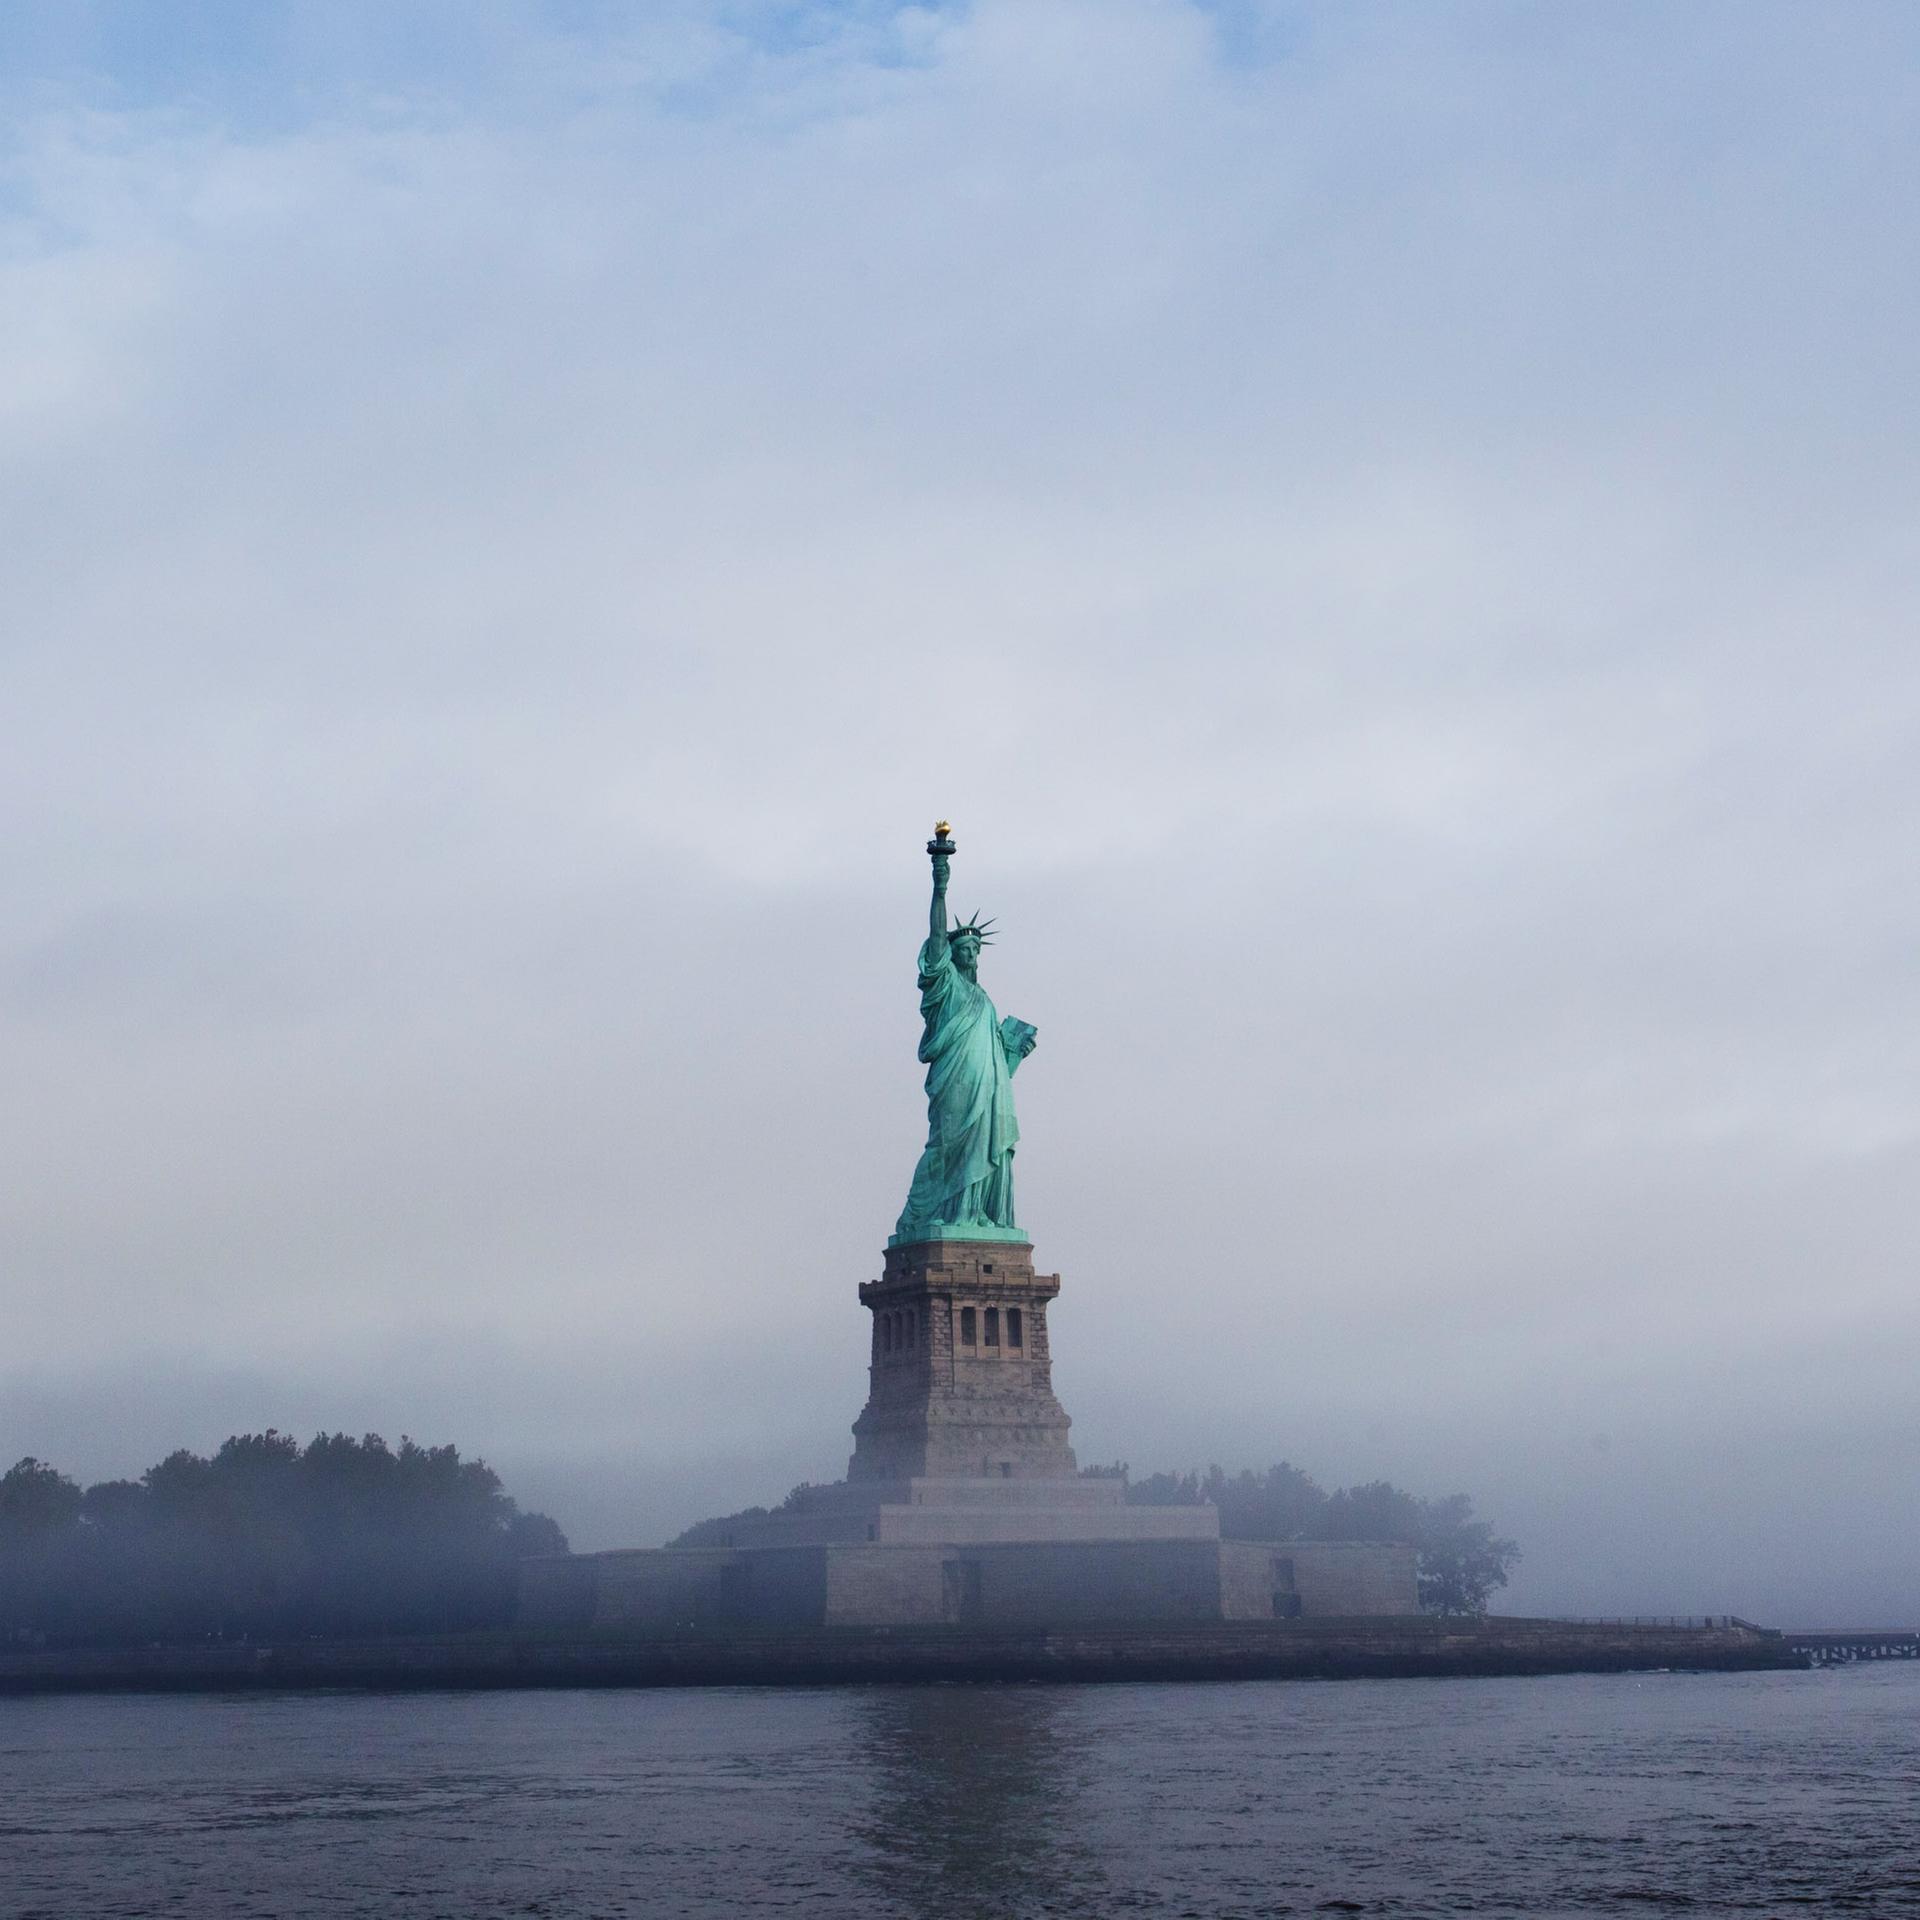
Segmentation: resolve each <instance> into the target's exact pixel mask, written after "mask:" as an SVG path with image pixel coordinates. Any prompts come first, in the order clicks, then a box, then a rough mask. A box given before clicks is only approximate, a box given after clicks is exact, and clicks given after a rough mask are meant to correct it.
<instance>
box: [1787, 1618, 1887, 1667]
mask: <svg viewBox="0 0 1920 1920" xmlns="http://www.w3.org/2000/svg"><path fill="white" fill-rule="evenodd" d="M1781 1638H1782V1639H1783V1640H1785V1641H1786V1643H1787V1645H1788V1646H1789V1647H1791V1648H1792V1649H1793V1651H1794V1652H1795V1653H1798V1654H1803V1655H1805V1657H1806V1659H1807V1661H1808V1663H1809V1664H1810V1665H1812V1666H1816V1667H1844V1666H1851V1665H1853V1663H1854V1662H1856V1661H1859V1660H1920V1633H1901V1632H1893V1631H1890V1630H1888V1629H1885V1628H1881V1627H1856V1628H1820V1629H1814V1628H1806V1627H1801V1628H1796V1629H1795V1630H1794V1631H1792V1632H1790V1633H1784V1634H1782V1635H1781Z"/></svg>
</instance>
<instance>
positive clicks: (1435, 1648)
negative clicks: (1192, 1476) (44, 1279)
mask: <svg viewBox="0 0 1920 1920" xmlns="http://www.w3.org/2000/svg"><path fill="white" fill-rule="evenodd" d="M1806 1664H1807V1658H1806V1655H1805V1654H1804V1653H1803V1652H1798V1651H1796V1650H1795V1649H1794V1648H1793V1647H1792V1646H1791V1645H1790V1644H1789V1643H1788V1642H1787V1641H1786V1640H1785V1639H1783V1637H1782V1636H1781V1635H1780V1634H1778V1633H1774V1632H1769V1631H1766V1630H1764V1629H1760V1628H1754V1627H1747V1626H1724V1627H1658V1626H1633V1625H1624V1624H1622V1625H1608V1624H1570V1623H1568V1622H1565V1621H1554V1620H1523V1619H1504V1618H1499V1617H1494V1618H1489V1619H1465V1620H1448V1619H1439V1618H1433V1617H1428V1616H1417V1617H1410V1618H1406V1619H1381V1618H1368V1619H1353V1620H1337V1619H1326V1620H1309V1621H1298V1620H1294V1621H1274V1622H1265V1621H1260V1622H1229V1623H1213V1622H1208V1623H1205V1624H1195V1625H1190V1626H1164V1625H1163V1626H1140V1625H1116V1626H1112V1627H1072V1628H1047V1627H996V1628H985V1629H982V1628H974V1627H813V1628H805V1629H795V1630H793V1631H788V1632H755V1633H714V1632H694V1631H688V1632H684V1633H677V1634H650V1635H646V1636H636V1635H632V1634H621V1633H591V1632H588V1633H568V1632H512V1631H509V1632H502V1633H486V1634H456V1635H448V1636H446V1637H443V1638H439V1637H416V1638H408V1639H392V1640H355V1641H345V1640H286V1641H278V1642H274V1643H272V1644H257V1643H256V1644H252V1645H248V1644H244V1643H235V1642H231V1641H228V1642H212V1643H202V1644H198V1645H192V1646H160V1647H64V1648H52V1647H49V1648H41V1649H37V1650H34V1651H31V1652H14V1653H6V1654H0V1694H23V1693H76V1692H120V1691H164V1692H188V1693H192V1692H227V1691H231V1690H234V1689H237V1688H262V1687H281V1688H286V1687H296V1688H297V1687H375V1688H420V1689H432V1688H471V1687H583V1686H609V1687H689V1686H755V1685H760V1686H821V1685H837V1684H846V1683H877V1682H905V1681H935V1680H967V1681H995V1680H1022V1681H1031V1680H1068V1681H1098V1680H1268V1679H1271V1680H1279V1679H1301V1680H1306V1679H1319V1680H1340V1679H1360V1678H1380V1679H1384V1678H1415V1677H1430V1678H1439V1677H1455V1676H1467V1675H1520V1674H1550V1673H1626V1672H1635V1671H1639V1672H1645V1671H1648V1670H1650V1669H1656V1668H1684V1669H1689V1670H1693V1671H1717V1672H1737V1671H1750V1670H1754V1669H1765V1668H1782V1667H1804V1666H1805V1665H1806Z"/></svg>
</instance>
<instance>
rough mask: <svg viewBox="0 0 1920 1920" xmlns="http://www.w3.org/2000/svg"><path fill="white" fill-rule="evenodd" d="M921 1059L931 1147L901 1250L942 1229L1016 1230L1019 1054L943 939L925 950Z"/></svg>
mask: <svg viewBox="0 0 1920 1920" xmlns="http://www.w3.org/2000/svg"><path fill="white" fill-rule="evenodd" d="M920 1017H921V1019H922V1020H923V1021H924V1022H925V1028H924V1030H923V1032H922V1034H921V1036H920V1058H921V1059H922V1060H923V1061H925V1062H926V1068H927V1145H926V1151H925V1152H924V1153H922V1154H921V1156H920V1164H919V1165H918V1166H917V1167H916V1168H915V1169H914V1171H913V1186H912V1188H911V1189H910V1191H909V1192H908V1194H907V1205H906V1210H905V1212H903V1213H902V1214H901V1216H900V1223H899V1225H898V1226H897V1227H896V1228H895V1229H894V1238H895V1239H897V1240H915V1239H925V1238H929V1237H932V1236H933V1235H934V1234H935V1233H936V1231H937V1229H938V1228H939V1227H941V1226H949V1227H953V1226H959V1227H967V1226H974V1227H1012V1226H1014V1224H1015V1222H1014V1217H1013V1149H1014V1147H1015V1145H1016V1144H1017V1143H1018V1141H1019V1139H1020V1122H1019V1121H1018V1120H1016V1119H1015V1118H1014V1113H1013V1074H1014V1069H1015V1068H1016V1067H1017V1066H1018V1065H1019V1064H1020V1058H1021V1056H1020V1054H1019V1052H1018V1051H1017V1050H1016V1047H1015V1046H1014V1045H1012V1044H1010V1042H1009V1037H1008V1036H1007V1035H1006V1034H1004V1033H1003V1032H1002V1031H1001V1026H1000V1016H999V1015H998V1014H997V1013H996V1012H995V1011H994V1005H993V1002H992V1001H991V1000H990V999H988V998H987V994H986V990H985V989H984V988H983V987H981V986H980V985H979V983H978V982H977V981H973V980H969V979H968V978H967V976H966V975H965V974H964V973H962V972H961V971H960V969H959V968H958V967H956V966H955V965H954V964H953V954H952V950H951V948H950V946H949V944H948V942H947V941H946V940H944V939H938V940H928V941H927V943H926V944H925V945H924V946H923V947H922V948H921V949H920Z"/></svg>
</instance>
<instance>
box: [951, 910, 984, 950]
mask: <svg viewBox="0 0 1920 1920" xmlns="http://www.w3.org/2000/svg"><path fill="white" fill-rule="evenodd" d="M992 925H993V920H992V918H988V919H985V920H982V919H981V918H980V915H979V912H978V910H977V909H976V910H975V912H974V916H973V918H972V919H971V920H958V921H956V922H955V923H954V927H953V931H952V932H951V933H949V934H948V935H947V938H948V939H949V940H958V939H959V938H960V936H961V935H962V934H963V933H970V934H972V935H973V937H974V938H975V939H976V940H978V941H979V942H980V944H981V945H982V946H983V947H990V946H992V945H993V935H992V934H990V933H989V932H988V931H987V929H988V928H989V927H990V926H992Z"/></svg>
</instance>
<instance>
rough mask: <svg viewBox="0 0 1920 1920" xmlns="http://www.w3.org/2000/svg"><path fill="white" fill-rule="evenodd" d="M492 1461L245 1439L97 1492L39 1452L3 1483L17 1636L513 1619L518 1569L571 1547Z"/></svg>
mask: <svg viewBox="0 0 1920 1920" xmlns="http://www.w3.org/2000/svg"><path fill="white" fill-rule="evenodd" d="M566 1545H567V1542H566V1536H565V1535H564V1534H563V1533H562V1532H561V1531H560V1529H559V1528H558V1527H557V1526H556V1525H555V1524H554V1523H553V1521H552V1520H550V1519H548V1518H547V1517H546V1516H545V1515H544V1514H537V1513H522V1512H521V1511H520V1509H519V1507H518V1505H517V1504H516V1503H515V1502H514V1501H513V1500H512V1499H511V1498H509V1497H508V1495H507V1493H506V1492H505V1490H504V1489H503V1488H502V1487H501V1484H500V1477H499V1475H498V1474H496V1473H495V1472H494V1471H493V1469H492V1468H491V1467H489V1466H488V1465H487V1464H486V1463H485V1462H484V1461H482V1460H463V1459H462V1458H461V1457H460V1453H459V1450H458V1449H457V1448H455V1447H450V1446H439V1447H436V1446H422V1445H420V1444H419V1443H418V1442H416V1441H414V1440H412V1439H410V1438H402V1440H401V1442H400V1445H399V1447H398V1448H397V1449H396V1448H392V1447H389V1446H388V1445H387V1443H386V1442H385V1441H384V1440H383V1439H381V1438H380V1436H379V1435H378V1434H368V1435H366V1436H364V1437H363V1438H361V1439H357V1440H356V1439H354V1438H352V1437H351V1436H350V1435H347V1434H327V1433H320V1434H316V1435H315V1436H314V1438H313V1439H312V1441H310V1442H309V1443H308V1444H307V1445H306V1446H305V1447H302V1446H301V1445H300V1443H299V1442H298V1441H297V1440H295V1439H294V1438H293V1437H292V1436H291V1435H288V1434H283V1433H280V1432H277V1431H275V1430H274V1429H272V1428H269V1429H268V1430H267V1431H266V1432H265V1433H251V1434H235V1435H234V1436H233V1437H232V1438H231V1439H229V1440H228V1441H227V1442H226V1443H225V1444H224V1445H223V1446H221V1448H220V1449H219V1450H218V1452H216V1453H215V1454H214V1455H213V1456H212V1457H211V1458H210V1459H209V1458H203V1457H202V1456H200V1455H199V1454H195V1453H191V1452H187V1451H185V1450H182V1451H179V1452H176V1453H171V1454H169V1455H168V1456H167V1457H166V1458H165V1459H164V1460H161V1461H159V1462H158V1463H157V1464H156V1465H154V1466H152V1467H150V1468H149V1469H148V1470H147V1471H146V1473H145V1474H143V1475H142V1476H141V1478H140V1479H139V1480H138V1481H131V1480H110V1481H103V1482H101V1483H100V1484H98V1485H97V1486H93V1487H90V1488H88V1489H87V1491H86V1492H85V1493H84V1494H82V1493H81V1491H80V1489H79V1488H78V1487H77V1486H75V1485H74V1483H73V1482H72V1481H70V1480H68V1479H66V1478H65V1477H64V1476H63V1475H61V1474H58V1473H56V1472H55V1471H54V1470H53V1469H52V1468H50V1467H46V1466H43V1465H42V1464H41V1463H40V1462H39V1461H37V1460H23V1461H22V1462H21V1463H20V1464H19V1466H17V1467H15V1468H14V1469H13V1470H12V1471H11V1472H10V1473H8V1474H7V1475H6V1476H5V1477H4V1479H0V1633H19V1632H23V1631H24V1632H30V1633H40V1634H46V1633H53V1634H58V1635H60V1636H62V1637H64V1638H68V1639H77V1640H93V1641H127V1640H173V1639H186V1638H193V1639H198V1638H203V1637H207V1636H239V1635H245V1636H272V1635H283V1634H329V1635H354V1634H368V1633H423V1632H446V1631H459V1630H463V1629H471V1628H478V1627H488V1626H500V1625H504V1624H505V1623H506V1622H507V1621H508V1620H509V1619H510V1618H511V1615H512V1608H513V1600H514V1588H515V1584H516V1568H517V1565H518V1562H519V1561H520V1560H521V1559H522V1558H524V1557H525V1556H527V1555H529V1554H535V1553H564V1552H565V1551H566Z"/></svg>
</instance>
